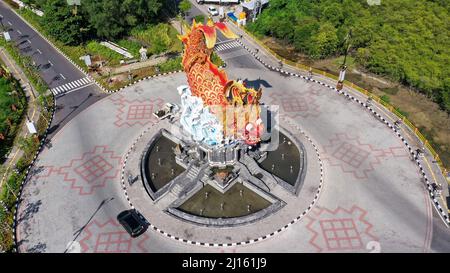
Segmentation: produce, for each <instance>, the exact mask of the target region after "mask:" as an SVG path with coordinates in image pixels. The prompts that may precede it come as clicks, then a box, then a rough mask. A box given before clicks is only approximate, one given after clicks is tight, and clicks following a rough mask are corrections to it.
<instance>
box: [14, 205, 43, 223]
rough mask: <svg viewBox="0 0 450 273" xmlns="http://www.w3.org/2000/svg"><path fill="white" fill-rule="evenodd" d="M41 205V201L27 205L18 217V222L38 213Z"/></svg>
mask: <svg viewBox="0 0 450 273" xmlns="http://www.w3.org/2000/svg"><path fill="white" fill-rule="evenodd" d="M41 205H42V201H41V200H38V201H36V202H33V203H28V204H27V206H26V208H25V210H24V211H23V213H22V214H21V215H20V217H19V219H18V220H17V221H18V222H21V221H27V220H29V219H30V218H31V217H32V216H33V215H34V214H36V213H38V212H39V207H40V206H41Z"/></svg>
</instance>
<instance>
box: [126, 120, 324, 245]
mask: <svg viewBox="0 0 450 273" xmlns="http://www.w3.org/2000/svg"><path fill="white" fill-rule="evenodd" d="M288 122H290V123H291V124H290V125H291V126H294V127H295V128H296V129H297V130H299V131H300V133H301V134H303V135H304V136H305V138H306V139H307V140H308V141H309V142H310V143H311V145H312V146H313V148H314V150H315V151H316V155H317V157H318V161H319V166H320V182H319V186H318V189H317V191H316V194H315V196H314V199H313V201H312V202H311V203H310V204H309V206H308V208H307V209H306V210H304V211H303V212H302V213H301V214H300V215H298V216H297V217H296V218H294V219H293V220H292V221H290V222H289V223H288V224H286V225H284V226H283V227H281V228H279V229H278V230H276V231H274V232H272V233H270V234H267V235H264V236H261V237H258V238H256V239H251V240H247V241H241V242H234V243H207V242H196V241H191V240H187V239H183V238H180V237H177V236H174V235H172V234H170V233H167V232H165V231H164V230H162V229H160V228H158V227H156V226H155V225H153V224H152V223H150V222H148V221H147V220H146V219H144V220H146V222H147V223H148V225H149V226H150V227H151V228H152V229H153V230H154V231H156V232H158V233H160V234H162V235H164V236H166V237H169V238H171V239H173V240H175V241H179V242H183V243H187V244H190V245H197V246H205V247H232V246H240V245H248V244H252V243H256V242H261V241H264V240H266V239H269V238H271V237H273V236H275V235H276V234H278V233H280V232H282V231H284V230H286V229H287V228H289V227H290V226H291V225H293V224H295V223H297V222H298V221H300V220H301V219H303V217H304V216H305V215H306V214H307V213H308V212H309V211H310V210H312V208H313V207H314V205H315V204H316V203H317V200H318V199H319V197H320V193H321V192H322V188H323V182H324V174H323V162H322V159H321V158H320V154H319V150H318V148H317V146H316V145H315V144H314V142H313V141H312V139H311V138H310V137H309V136H308V135H307V134H306V133H305V132H304V131H303V130H302V129H301V128H300V126H298V125H297V124H293V123H292V122H291V121H288ZM156 124H157V123H154V124H152V125H151V126H150V127H148V128H147V129H145V130H144V131H143V132H141V134H140V135H139V137H138V138H136V139H135V140H134V142H133V144H132V145H131V147H130V149H129V150H128V152H127V154H126V155H125V159H124V161H123V167H122V174H121V182H122V190H123V191H124V194H125V198H126V199H127V201H128V204H129V205H130V207H131V208H132V209H135V207H134V206H133V204H132V203H131V201H130V198H129V196H128V193H127V188H126V185H125V166H126V164H127V160H128V157H129V155H130V153H131V152H132V151H133V149H134V146H135V145H136V143H137V142H138V141H139V140H140V139H141V137H142V136H143V135H144V134H145V133H147V132H148V131H149V130H150V129H151V128H152V127H153V126H154V125H156ZM141 217H142V216H141ZM142 218H143V217H142Z"/></svg>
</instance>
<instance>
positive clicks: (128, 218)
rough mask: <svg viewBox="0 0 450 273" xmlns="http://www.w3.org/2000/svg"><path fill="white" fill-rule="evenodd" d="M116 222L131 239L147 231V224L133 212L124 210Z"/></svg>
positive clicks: (132, 210)
mask: <svg viewBox="0 0 450 273" xmlns="http://www.w3.org/2000/svg"><path fill="white" fill-rule="evenodd" d="M117 220H118V221H119V223H120V224H121V225H122V226H123V227H124V228H125V230H126V231H127V232H128V233H129V234H130V235H131V237H138V236H139V235H141V234H142V233H144V232H145V231H146V230H147V227H148V225H147V223H145V221H144V219H142V218H141V216H140V215H139V213H138V212H137V211H136V210H134V209H131V210H124V211H122V212H121V213H119V215H117Z"/></svg>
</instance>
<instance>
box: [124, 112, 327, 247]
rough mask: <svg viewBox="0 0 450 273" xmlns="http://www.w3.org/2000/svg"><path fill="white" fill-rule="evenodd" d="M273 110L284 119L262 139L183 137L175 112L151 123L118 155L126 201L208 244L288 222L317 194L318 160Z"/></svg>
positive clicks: (260, 233)
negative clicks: (215, 143)
mask: <svg viewBox="0 0 450 273" xmlns="http://www.w3.org/2000/svg"><path fill="white" fill-rule="evenodd" d="M273 117H274V119H276V120H277V121H279V120H282V121H283V127H278V126H274V128H272V129H271V133H270V136H266V137H265V141H261V142H260V143H259V144H258V145H254V146H249V145H246V144H241V143H236V145H232V144H230V145H228V146H226V147H223V146H221V148H215V147H211V146H208V145H204V144H202V143H198V142H195V141H192V140H191V139H189V138H186V135H188V134H187V132H185V131H184V130H183V128H182V127H181V126H178V124H179V116H177V115H176V114H174V115H173V116H171V118H167V119H163V120H159V121H158V122H156V123H154V124H153V125H151V126H150V127H148V128H147V129H145V130H144V131H143V132H142V133H141V134H140V135H139V137H138V138H137V139H136V140H135V141H134V142H133V145H132V146H131V147H130V148H129V150H128V153H127V154H126V157H125V158H126V160H125V161H124V163H123V168H122V174H123V176H122V183H123V188H124V191H125V194H126V196H127V199H128V200H129V203H130V205H131V206H132V208H135V209H137V210H138V211H139V212H140V213H141V214H142V216H143V217H144V218H145V219H146V220H147V221H148V222H149V223H150V225H151V226H152V227H153V228H154V229H158V230H160V231H161V232H164V233H166V234H168V235H170V236H173V237H176V238H180V240H183V239H186V240H190V241H194V242H201V243H205V244H230V243H242V242H246V241H249V240H252V239H253V240H257V239H258V238H263V237H264V238H266V237H267V236H271V234H272V235H274V234H275V233H277V231H278V232H279V231H281V230H282V229H284V228H287V226H288V225H290V224H292V223H294V222H296V221H298V220H299V219H300V218H301V217H303V216H304V215H306V212H307V211H309V210H310V209H311V208H312V206H313V204H314V203H315V201H316V200H317V198H318V195H319V193H320V189H321V183H322V174H323V170H322V162H321V161H320V156H319V154H318V152H317V150H316V149H315V145H314V144H313V142H312V140H311V139H310V138H309V137H308V136H307V135H306V134H305V133H304V132H303V131H302V130H301V129H300V128H299V127H298V126H297V125H294V123H292V122H289V118H287V117H280V116H278V115H273ZM234 228H238V229H239V232H235V231H233V229H234ZM243 231H245V232H243ZM186 233H188V235H189V236H186ZM186 237H189V238H186Z"/></svg>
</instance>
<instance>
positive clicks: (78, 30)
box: [42, 0, 87, 45]
mask: <svg viewBox="0 0 450 273" xmlns="http://www.w3.org/2000/svg"><path fill="white" fill-rule="evenodd" d="M43 12H44V16H43V18H42V25H43V27H44V29H45V30H46V31H47V32H48V33H49V34H50V35H51V36H53V37H55V38H56V39H57V40H59V41H61V42H63V43H64V44H68V45H75V44H79V43H81V42H82V40H83V30H85V29H86V27H87V26H86V24H85V21H84V19H83V17H82V16H81V15H80V14H77V15H74V14H73V13H72V9H71V7H70V6H68V5H67V2H66V1H65V0H49V1H47V2H46V3H45V4H44V6H43Z"/></svg>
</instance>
